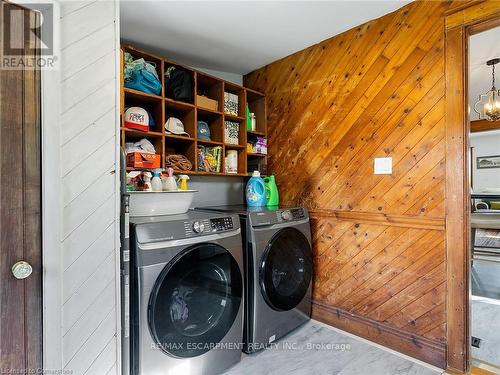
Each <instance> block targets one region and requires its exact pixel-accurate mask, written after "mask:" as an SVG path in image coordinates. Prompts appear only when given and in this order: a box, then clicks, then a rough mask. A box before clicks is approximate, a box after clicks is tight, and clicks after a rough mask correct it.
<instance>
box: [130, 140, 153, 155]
mask: <svg viewBox="0 0 500 375" xmlns="http://www.w3.org/2000/svg"><path fill="white" fill-rule="evenodd" d="M133 152H144V153H146V154H155V153H156V149H155V146H153V144H152V143H151V142H150V141H148V140H147V139H146V138H143V139H141V140H140V141H138V142H135V143H133V142H127V143H125V153H126V154H131V153H133Z"/></svg>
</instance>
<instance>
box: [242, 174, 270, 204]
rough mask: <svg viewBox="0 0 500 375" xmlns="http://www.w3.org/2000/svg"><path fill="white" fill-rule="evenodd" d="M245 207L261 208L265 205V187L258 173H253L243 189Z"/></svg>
mask: <svg viewBox="0 0 500 375" xmlns="http://www.w3.org/2000/svg"><path fill="white" fill-rule="evenodd" d="M245 193H246V199H247V205H248V206H249V207H263V206H265V205H266V186H265V184H264V180H262V178H261V177H260V172H259V171H254V172H253V174H252V177H251V178H250V180H248V182H247V187H246V189H245Z"/></svg>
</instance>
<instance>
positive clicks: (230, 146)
mask: <svg viewBox="0 0 500 375" xmlns="http://www.w3.org/2000/svg"><path fill="white" fill-rule="evenodd" d="M224 145H225V146H226V148H228V149H230V150H231V149H233V150H236V149H238V150H240V149H246V148H247V146H243V145H233V144H231V143H225V144H224Z"/></svg>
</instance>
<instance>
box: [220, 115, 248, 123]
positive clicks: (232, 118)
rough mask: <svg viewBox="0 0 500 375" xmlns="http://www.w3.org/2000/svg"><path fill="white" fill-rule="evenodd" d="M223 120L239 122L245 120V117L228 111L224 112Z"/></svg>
mask: <svg viewBox="0 0 500 375" xmlns="http://www.w3.org/2000/svg"><path fill="white" fill-rule="evenodd" d="M224 120H227V121H237V122H240V121H245V118H244V117H242V116H235V115H231V114H229V113H224Z"/></svg>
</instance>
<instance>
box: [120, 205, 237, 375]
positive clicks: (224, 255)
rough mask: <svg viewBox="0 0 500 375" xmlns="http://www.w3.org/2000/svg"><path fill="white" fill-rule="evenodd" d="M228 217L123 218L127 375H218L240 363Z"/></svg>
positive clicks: (233, 243)
mask: <svg viewBox="0 0 500 375" xmlns="http://www.w3.org/2000/svg"><path fill="white" fill-rule="evenodd" d="M240 232H241V230H240V222H239V219H238V217H237V216H236V215H230V214H225V215H221V214H214V213H211V214H209V213H203V212H189V213H187V214H183V215H174V216H159V217H145V218H131V255H132V264H131V298H130V306H131V340H130V342H131V352H130V355H131V373H133V374H135V375H162V374H164V375H174V374H182V375H212V374H219V373H221V372H222V371H224V370H225V369H227V368H228V367H230V366H232V365H234V364H235V363H237V362H238V361H239V360H240V358H241V342H242V334H243V276H242V275H243V253H242V246H241V235H240Z"/></svg>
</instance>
